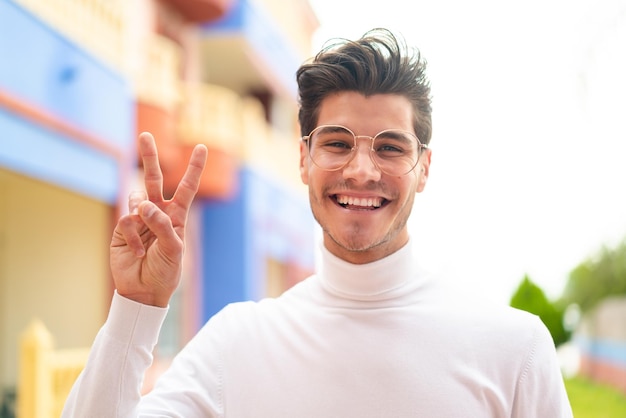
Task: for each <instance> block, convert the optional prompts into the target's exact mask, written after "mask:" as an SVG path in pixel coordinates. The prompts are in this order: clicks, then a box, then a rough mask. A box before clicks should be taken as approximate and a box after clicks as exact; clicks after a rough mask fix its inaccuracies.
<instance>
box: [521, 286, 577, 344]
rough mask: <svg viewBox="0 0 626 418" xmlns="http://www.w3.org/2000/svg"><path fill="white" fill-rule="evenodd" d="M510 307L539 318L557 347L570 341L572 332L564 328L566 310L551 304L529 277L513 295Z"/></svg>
mask: <svg viewBox="0 0 626 418" xmlns="http://www.w3.org/2000/svg"><path fill="white" fill-rule="evenodd" d="M510 305H511V306H512V307H514V308H518V309H522V310H524V311H527V312H530V313H533V314H535V315H537V316H539V318H541V320H542V321H543V323H544V324H545V325H546V327H547V328H548V330H549V331H550V334H551V335H552V339H553V340H554V345H555V346H559V345H560V344H563V343H564V342H567V341H568V340H569V339H570V332H569V331H567V330H566V329H565V327H564V326H563V313H564V308H563V307H561V306H558V305H556V304H554V303H552V302H550V301H549V300H548V298H547V297H546V295H545V293H544V292H543V290H541V288H540V287H539V286H537V285H536V284H535V283H533V282H532V281H531V280H530V278H529V277H528V275H526V276H524V278H523V279H522V282H521V283H520V285H519V286H518V288H517V290H516V291H515V293H513V296H512V297H511V302H510Z"/></svg>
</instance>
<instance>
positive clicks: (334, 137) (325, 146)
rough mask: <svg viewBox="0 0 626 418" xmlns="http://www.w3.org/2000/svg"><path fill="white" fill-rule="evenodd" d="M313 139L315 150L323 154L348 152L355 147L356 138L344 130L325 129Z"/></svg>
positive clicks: (314, 135)
mask: <svg viewBox="0 0 626 418" xmlns="http://www.w3.org/2000/svg"><path fill="white" fill-rule="evenodd" d="M311 139H312V141H313V142H312V144H311V145H312V146H313V148H314V149H317V150H319V151H322V152H333V153H338V152H347V151H350V150H352V147H354V136H353V135H352V134H351V133H350V132H348V131H346V130H345V129H344V128H338V127H324V128H322V129H320V130H319V131H317V132H315V133H314V134H313V135H312V138H311Z"/></svg>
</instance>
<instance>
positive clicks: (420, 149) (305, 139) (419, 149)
mask: <svg viewBox="0 0 626 418" xmlns="http://www.w3.org/2000/svg"><path fill="white" fill-rule="evenodd" d="M321 128H342V129H345V130H346V131H348V132H349V133H351V134H352V136H353V137H354V146H353V147H352V148H351V149H350V154H352V155H351V156H350V158H348V159H347V160H346V162H345V163H343V164H342V165H340V166H339V167H337V168H324V167H322V166H320V165H319V164H318V163H316V162H315V159H314V158H313V157H312V156H311V141H310V139H311V137H312V136H313V133H314V132H315V131H317V130H318V129H321ZM390 131H396V132H402V133H406V134H409V135H411V136H412V137H414V138H415V139H416V140H417V145H418V146H417V159H416V160H415V164H414V165H413V166H412V167H411V169H410V170H409V171H407V172H405V173H402V174H390V173H388V172H387V171H385V170H383V168H382V167H381V166H380V165H379V164H378V163H377V162H376V159H375V158H374V156H372V153H374V154H375V153H376V150H375V149H374V142H375V141H376V138H378V136H379V135H381V134H384V133H385V132H390ZM359 138H368V139H370V148H369V151H370V160H372V162H373V163H374V165H375V166H376V168H377V169H378V170H380V171H381V172H382V173H385V174H388V175H401V176H406V175H407V174H409V173H410V172H411V171H413V170H415V167H417V165H418V163H419V161H420V157H421V156H422V153H423V152H424V150H427V149H429V147H428V144H422V141H420V139H419V138H418V136H417V135H415V134H414V133H412V132H409V131H406V130H404V129H396V128H389V129H384V130H382V131H380V132H378V133H377V134H376V135H374V136H369V135H357V134H355V133H354V132H353V131H352V130H351V129H350V128H347V127H345V126H343V125H319V126H316V127H315V128H314V129H313V130H312V131H311V132H310V133H309V134H308V135H304V136H303V137H301V138H300V140H301V141H303V142H306V144H307V147H306V148H307V151H308V153H309V158H310V159H311V161H312V162H313V164H315V165H316V166H317V167H319V168H320V169H322V170H324V171H339V170H341V169H343V168H345V167H346V166H347V165H348V164H350V162H351V161H352V160H353V159H354V157H355V156H356V152H355V151H356V150H357V149H358V147H359V144H358V141H357V140H358V139H359Z"/></svg>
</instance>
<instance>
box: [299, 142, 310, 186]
mask: <svg viewBox="0 0 626 418" xmlns="http://www.w3.org/2000/svg"><path fill="white" fill-rule="evenodd" d="M308 153H309V150H308V148H307V146H306V143H305V142H304V141H300V178H301V179H302V183H304V184H306V185H307V186H308V184H309V158H308V157H309V155H308Z"/></svg>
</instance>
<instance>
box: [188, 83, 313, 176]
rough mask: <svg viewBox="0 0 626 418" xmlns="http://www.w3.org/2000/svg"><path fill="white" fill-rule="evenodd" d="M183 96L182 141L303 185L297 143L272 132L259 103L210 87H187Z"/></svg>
mask: <svg viewBox="0 0 626 418" xmlns="http://www.w3.org/2000/svg"><path fill="white" fill-rule="evenodd" d="M183 92H184V93H183V100H182V101H181V109H180V110H181V111H180V113H179V119H178V133H179V137H180V138H181V140H182V141H184V142H187V143H204V144H206V145H207V146H208V147H213V148H218V149H221V150H223V151H226V152H228V153H230V154H232V155H235V156H236V157H238V158H239V159H240V160H242V161H243V162H244V163H245V164H247V165H250V166H254V167H256V168H258V169H260V170H263V171H264V172H266V173H270V174H271V175H274V176H276V177H279V178H281V179H282V180H284V181H287V182H293V183H295V184H297V185H301V184H300V181H299V179H298V155H299V151H298V150H299V143H298V141H297V140H296V138H290V137H289V135H285V134H284V133H279V132H278V131H277V130H275V129H272V127H271V126H270V125H269V124H268V123H267V121H266V119H265V114H264V110H263V107H262V105H261V103H260V102H259V101H258V100H256V99H254V98H251V97H246V98H242V97H241V96H239V95H238V94H237V93H235V92H234V91H232V90H230V89H228V88H225V87H221V86H216V85H210V84H187V85H186V86H185V87H184V88H183ZM294 137H295V135H294Z"/></svg>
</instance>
